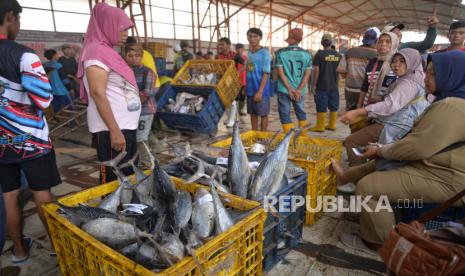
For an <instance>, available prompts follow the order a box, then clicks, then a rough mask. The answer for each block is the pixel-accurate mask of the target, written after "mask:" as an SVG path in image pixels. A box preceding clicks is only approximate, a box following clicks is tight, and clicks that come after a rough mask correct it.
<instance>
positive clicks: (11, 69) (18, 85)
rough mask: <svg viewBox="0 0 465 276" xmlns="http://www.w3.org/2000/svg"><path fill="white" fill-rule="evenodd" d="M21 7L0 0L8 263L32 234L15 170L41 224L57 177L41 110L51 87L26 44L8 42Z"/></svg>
mask: <svg viewBox="0 0 465 276" xmlns="http://www.w3.org/2000/svg"><path fill="white" fill-rule="evenodd" d="M21 11H22V8H21V6H20V5H19V4H18V2H17V1H16V0H2V1H1V2H0V16H1V18H0V52H1V53H8V54H7V55H6V54H4V55H0V101H1V103H2V104H1V105H0V148H1V154H0V175H1V176H2V177H1V179H0V184H1V189H2V190H3V196H4V200H5V206H6V212H7V215H6V217H7V227H8V233H9V236H10V238H11V240H12V241H13V252H14V253H13V254H12V262H13V263H22V262H24V261H26V260H27V259H28V258H29V254H30V252H29V250H30V248H31V245H32V239H31V238H28V237H23V235H22V227H21V213H20V209H19V206H18V196H19V188H20V175H21V171H23V172H24V174H25V176H26V179H27V181H28V184H29V188H30V190H31V191H32V194H33V196H34V201H35V203H36V206H37V213H38V215H39V217H40V219H41V220H42V222H43V223H44V224H45V220H44V213H43V210H42V205H43V204H45V203H48V202H51V201H52V193H51V192H50V188H51V187H53V186H55V185H58V184H59V183H60V182H61V179H60V175H59V173H58V168H57V165H56V159H55V153H54V151H53V148H52V143H51V141H50V138H49V133H48V126H47V122H46V120H45V116H44V110H45V109H46V108H47V107H48V106H49V105H50V102H51V101H52V91H51V90H52V88H51V86H50V84H49V82H48V79H47V76H46V74H45V71H44V68H43V67H42V63H41V62H40V59H39V57H38V56H37V55H36V54H35V53H34V51H33V50H32V49H29V48H27V47H25V46H23V45H21V44H18V43H16V42H14V39H15V38H16V35H17V34H18V32H19V27H20V16H19V14H20V13H21Z"/></svg>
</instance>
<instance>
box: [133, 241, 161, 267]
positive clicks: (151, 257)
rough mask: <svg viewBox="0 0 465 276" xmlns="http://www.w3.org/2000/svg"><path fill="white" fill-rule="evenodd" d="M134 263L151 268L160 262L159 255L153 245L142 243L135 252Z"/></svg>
mask: <svg viewBox="0 0 465 276" xmlns="http://www.w3.org/2000/svg"><path fill="white" fill-rule="evenodd" d="M135 261H136V262H137V263H139V264H142V265H143V266H145V267H148V268H152V267H154V265H156V264H157V263H159V262H160V255H159V254H158V250H157V249H156V248H155V247H154V246H153V244H151V243H143V244H142V245H141V246H140V248H139V249H138V250H137V253H136V257H135Z"/></svg>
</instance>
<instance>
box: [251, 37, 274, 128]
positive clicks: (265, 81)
mask: <svg viewBox="0 0 465 276" xmlns="http://www.w3.org/2000/svg"><path fill="white" fill-rule="evenodd" d="M262 38H263V32H262V31H261V30H260V29H258V28H250V29H249V30H248V31H247V40H248V41H249V47H250V48H249V52H248V55H247V64H246V68H247V69H246V70H247V86H246V89H247V112H248V113H249V114H250V122H251V124H252V130H258V118H259V117H260V118H261V122H260V130H261V131H266V130H267V128H268V114H270V97H271V91H270V90H271V88H270V86H271V85H270V73H271V56H270V52H269V51H268V49H267V48H264V47H262V46H261V45H260V41H261V40H262Z"/></svg>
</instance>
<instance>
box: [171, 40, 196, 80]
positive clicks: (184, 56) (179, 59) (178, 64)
mask: <svg viewBox="0 0 465 276" xmlns="http://www.w3.org/2000/svg"><path fill="white" fill-rule="evenodd" d="M180 47H181V51H180V52H179V53H178V54H177V55H176V58H175V60H174V72H175V73H176V72H178V71H179V70H180V69H181V68H182V66H183V65H184V63H186V62H187V61H188V60H190V59H193V58H194V56H193V55H192V54H191V53H190V52H189V51H188V50H187V49H188V48H189V42H188V41H186V40H181V43H180Z"/></svg>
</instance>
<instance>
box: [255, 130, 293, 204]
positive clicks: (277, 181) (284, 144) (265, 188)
mask: <svg viewBox="0 0 465 276" xmlns="http://www.w3.org/2000/svg"><path fill="white" fill-rule="evenodd" d="M293 132H294V131H293V130H291V131H289V133H288V134H287V135H286V136H285V137H284V139H283V140H282V141H281V142H280V143H279V145H278V146H277V147H276V149H275V150H274V151H273V152H271V153H269V154H268V155H267V156H266V157H265V159H264V160H263V161H262V162H261V163H260V165H259V166H258V168H257V171H256V172H255V175H254V177H253V179H252V181H251V183H250V188H249V194H248V198H249V199H252V200H256V201H261V200H262V199H263V198H264V197H265V196H267V195H271V194H273V193H275V192H277V191H278V190H279V189H280V188H281V187H282V178H283V176H284V172H285V170H286V163H287V152H288V148H289V143H290V140H291V136H292V134H293Z"/></svg>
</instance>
